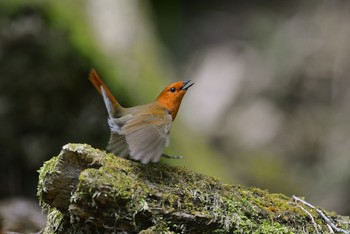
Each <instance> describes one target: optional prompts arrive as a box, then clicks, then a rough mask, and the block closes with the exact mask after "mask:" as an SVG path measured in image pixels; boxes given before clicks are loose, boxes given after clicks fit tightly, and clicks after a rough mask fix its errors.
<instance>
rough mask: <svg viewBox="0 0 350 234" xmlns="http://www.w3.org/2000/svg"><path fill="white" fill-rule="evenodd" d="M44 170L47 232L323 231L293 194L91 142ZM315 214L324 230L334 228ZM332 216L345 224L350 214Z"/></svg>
mask: <svg viewBox="0 0 350 234" xmlns="http://www.w3.org/2000/svg"><path fill="white" fill-rule="evenodd" d="M39 173H40V175H39V185H38V197H39V200H40V204H41V206H42V207H43V209H45V210H46V212H48V222H47V227H46V229H45V230H44V232H46V233H52V232H55V233H67V232H72V233H74V232H79V231H88V232H96V233H99V232H101V233H102V232H103V233H105V232H107V233H111V232H115V233H118V232H120V233H122V232H123V233H135V232H141V233H155V232H165V233H298V232H306V233H313V232H314V231H315V227H314V223H312V222H311V219H310V217H309V216H308V215H307V214H306V213H304V212H303V211H302V210H301V209H300V208H299V207H298V206H297V205H296V204H295V203H294V202H293V200H292V199H291V198H289V197H287V196H285V195H282V194H270V193H268V192H267V191H264V190H260V189H258V188H246V187H243V186H240V185H229V184H224V183H222V182H220V181H219V180H218V179H216V178H213V177H208V176H205V175H202V174H198V173H194V172H192V171H190V170H188V169H185V168H182V167H170V166H167V165H164V164H161V163H158V164H148V165H143V164H140V163H138V162H134V161H130V160H128V159H124V158H120V157H116V156H115V155H113V154H108V153H105V152H104V151H100V150H98V149H94V148H92V147H91V146H89V145H86V144H67V145H65V146H64V147H63V149H62V151H61V153H60V154H59V155H58V156H57V157H53V158H52V159H51V160H50V161H48V162H46V163H45V164H44V165H43V167H42V168H41V169H40V170H39ZM309 212H310V213H311V214H312V215H313V216H314V217H315V222H316V224H317V228H318V230H319V231H322V230H323V231H328V228H327V225H326V223H325V222H324V220H322V219H320V218H319V217H318V216H317V214H316V213H315V212H314V211H312V210H309ZM325 213H327V212H325ZM327 214H328V215H329V217H332V219H333V220H334V221H335V222H337V221H338V222H337V225H340V226H341V227H345V225H346V222H345V221H344V218H345V219H347V220H348V217H342V216H338V215H336V214H329V213H327ZM341 220H343V221H341Z"/></svg>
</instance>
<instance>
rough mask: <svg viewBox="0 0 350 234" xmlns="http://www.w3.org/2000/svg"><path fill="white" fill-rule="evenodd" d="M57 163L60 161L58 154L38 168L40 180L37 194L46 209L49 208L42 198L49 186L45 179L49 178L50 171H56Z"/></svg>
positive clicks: (41, 204)
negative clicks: (46, 185)
mask: <svg viewBox="0 0 350 234" xmlns="http://www.w3.org/2000/svg"><path fill="white" fill-rule="evenodd" d="M57 163H58V156H57V157H53V158H52V159H51V160H49V161H46V162H44V165H43V166H42V167H41V168H40V169H39V170H38V173H39V181H38V190H37V196H38V198H39V204H40V206H41V207H42V208H43V209H44V210H46V209H48V208H49V207H48V206H47V204H46V203H45V202H44V201H43V199H42V195H43V192H47V188H46V187H45V180H47V179H48V178H49V176H48V174H49V173H52V172H53V171H55V168H56V166H57Z"/></svg>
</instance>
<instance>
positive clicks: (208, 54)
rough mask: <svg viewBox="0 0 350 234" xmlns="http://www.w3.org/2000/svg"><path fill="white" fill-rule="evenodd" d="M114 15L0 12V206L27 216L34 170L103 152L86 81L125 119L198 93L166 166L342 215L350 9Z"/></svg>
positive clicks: (322, 5)
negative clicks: (24, 207) (107, 95)
mask: <svg viewBox="0 0 350 234" xmlns="http://www.w3.org/2000/svg"><path fill="white" fill-rule="evenodd" d="M110 4H111V3H109V2H108V1H99V2H98V3H93V2H88V1H87V2H80V3H79V1H77V2H75V3H70V2H68V1H62V3H52V2H46V3H45V2H43V1H33V2H31V3H29V2H26V1H3V2H1V3H0V121H1V122H0V123H1V125H0V126H1V127H0V129H1V131H0V158H1V163H0V186H1V189H0V199H2V200H4V199H9V198H13V197H17V198H18V197H21V198H29V199H31V200H32V201H34V202H37V200H36V186H37V180H38V173H37V170H38V169H39V168H40V167H41V165H42V164H43V162H44V161H46V160H48V159H50V158H51V157H52V156H55V155H57V154H58V153H59V151H60V149H61V148H62V146H63V145H65V144H66V143H68V142H79V143H88V144H91V145H93V146H94V147H99V148H102V149H103V148H104V147H105V144H106V142H107V140H108V137H109V130H108V126H107V124H106V112H105V109H104V105H103V101H102V98H101V97H100V96H99V95H98V93H97V92H96V90H94V88H93V87H92V85H91V84H90V83H89V81H88V80H87V75H88V73H89V70H90V68H91V67H95V68H96V69H97V70H98V71H99V73H100V74H101V76H102V77H103V79H104V80H106V83H108V84H109V85H110V86H111V89H112V90H113V92H114V93H115V94H116V96H117V98H118V100H119V101H120V102H121V103H122V104H123V105H124V106H132V105H137V104H142V103H146V102H150V101H152V100H153V99H154V98H155V97H156V96H157V95H158V93H159V92H160V90H161V89H162V88H163V87H164V86H165V85H166V84H168V83H170V82H172V81H173V80H187V79H189V78H190V79H192V80H193V81H194V82H195V83H196V84H195V86H193V88H191V92H190V93H189V94H187V95H186V97H185V98H184V101H183V105H182V108H181V110H180V115H179V116H178V119H177V120H176V123H174V127H173V130H172V138H171V141H172V144H171V147H170V149H168V150H169V152H171V153H173V154H177V153H178V152H180V153H181V154H183V155H185V159H184V160H182V161H181V162H170V163H172V164H174V165H185V166H186V167H189V168H192V169H193V170H195V171H198V172H200V173H203V174H209V175H215V176H217V177H220V178H221V179H222V180H223V181H226V182H231V183H240V184H243V185H246V186H257V187H260V188H262V189H268V190H269V191H271V192H278V193H285V194H286V195H292V194H296V195H300V196H305V197H306V198H307V199H308V200H309V201H310V202H312V203H313V204H315V205H319V206H321V207H325V208H326V209H329V210H335V211H336V212H338V213H340V214H344V215H348V214H349V213H350V206H349V205H347V204H349V202H348V201H349V197H350V194H349V193H350V189H349V188H350V187H349V183H350V170H349V169H348V168H349V165H350V159H349V148H350V141H349V135H350V125H349V120H350V119H349V114H350V111H349V110H350V108H349V99H350V92H349V87H350V86H349V82H350V80H349V78H348V74H349V69H350V64H349V63H350V47H349V43H348V42H349V39H350V28H349V27H348V23H347V22H350V21H349V20H350V14H349V13H350V12H349V10H350V8H349V7H350V6H349V3H348V2H346V1H308V2H303V1H293V2H290V1H269V2H262V1H249V3H247V1H172V2H164V1H159V0H154V1H144V2H142V3H140V2H136V1H135V2H133V1H115V3H113V4H112V5H110ZM108 17H110V18H108ZM166 163H168V161H166Z"/></svg>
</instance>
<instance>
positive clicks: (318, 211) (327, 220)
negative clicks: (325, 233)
mask: <svg viewBox="0 0 350 234" xmlns="http://www.w3.org/2000/svg"><path fill="white" fill-rule="evenodd" d="M292 198H293V199H294V201H295V202H296V203H297V202H300V203H302V204H304V205H306V206H308V207H310V208H311V209H315V210H316V212H317V213H318V214H319V215H321V217H322V218H323V219H324V221H326V223H327V226H328V228H329V230H330V231H331V232H332V233H334V230H335V231H336V232H341V233H345V234H350V232H349V231H347V230H344V229H342V228H338V227H337V226H336V225H335V224H334V222H333V221H332V220H331V219H330V218H328V217H327V216H326V215H325V214H324V213H323V212H322V211H321V210H320V209H318V208H316V207H315V206H313V205H311V204H310V203H308V202H306V201H304V200H302V199H300V198H298V197H297V196H295V195H293V196H292ZM297 206H298V207H299V208H302V207H301V206H299V205H298V204H297ZM302 210H303V211H304V212H306V213H307V214H308V215H309V216H310V215H311V214H310V212H308V211H307V210H305V209H302ZM311 217H312V215H311ZM311 220H312V222H313V224H314V227H315V229H316V222H315V220H314V219H313V217H312V218H311ZM333 229H334V230H333ZM316 232H317V233H318V231H317V229H316Z"/></svg>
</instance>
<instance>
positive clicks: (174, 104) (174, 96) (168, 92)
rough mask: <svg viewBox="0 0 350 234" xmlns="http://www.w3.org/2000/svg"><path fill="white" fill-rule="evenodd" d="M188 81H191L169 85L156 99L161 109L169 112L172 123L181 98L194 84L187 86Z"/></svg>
mask: <svg viewBox="0 0 350 234" xmlns="http://www.w3.org/2000/svg"><path fill="white" fill-rule="evenodd" d="M190 81H191V80H188V81H185V82H184V81H178V82H175V83H173V84H171V85H169V86H168V87H166V88H165V89H164V90H163V91H162V92H161V93H160V94H159V96H158V97H157V99H156V103H158V104H159V105H161V106H162V107H165V108H166V109H167V110H168V111H169V113H170V115H171V117H172V118H173V121H174V119H175V117H176V115H177V112H178V110H179V108H180V104H181V101H182V98H183V97H184V95H185V93H186V91H187V90H188V88H189V87H191V86H192V85H193V84H194V83H191V84H189V83H190ZM187 84H188V85H187Z"/></svg>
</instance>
